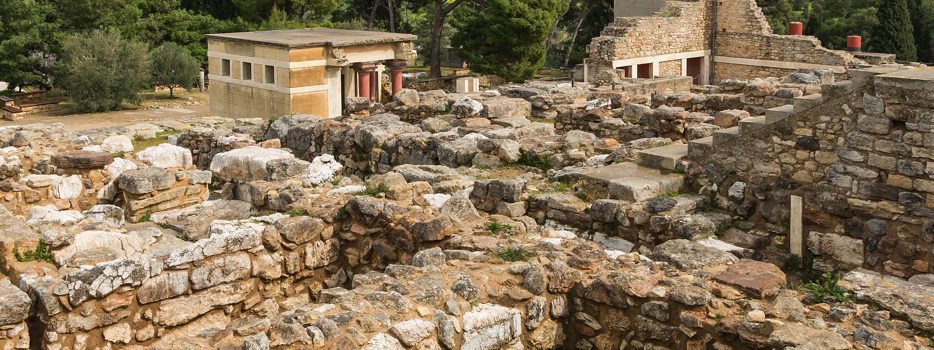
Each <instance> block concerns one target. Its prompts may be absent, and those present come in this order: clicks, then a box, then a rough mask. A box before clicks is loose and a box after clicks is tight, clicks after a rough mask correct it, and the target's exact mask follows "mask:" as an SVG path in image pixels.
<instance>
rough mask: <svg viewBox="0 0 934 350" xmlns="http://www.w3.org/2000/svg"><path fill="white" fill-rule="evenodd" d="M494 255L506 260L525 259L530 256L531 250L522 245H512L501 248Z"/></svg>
mask: <svg viewBox="0 0 934 350" xmlns="http://www.w3.org/2000/svg"><path fill="white" fill-rule="evenodd" d="M496 256H498V257H499V258H500V259H503V260H505V261H508V262H516V261H526V260H528V259H529V258H531V257H532V251H530V250H528V249H525V247H523V246H513V247H506V248H503V249H502V250H500V251H499V252H498V253H496Z"/></svg>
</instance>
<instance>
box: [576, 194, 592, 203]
mask: <svg viewBox="0 0 934 350" xmlns="http://www.w3.org/2000/svg"><path fill="white" fill-rule="evenodd" d="M574 196H575V197H577V198H580V200H582V201H585V202H586V201H589V200H590V196H588V195H587V194H586V193H584V192H574Z"/></svg>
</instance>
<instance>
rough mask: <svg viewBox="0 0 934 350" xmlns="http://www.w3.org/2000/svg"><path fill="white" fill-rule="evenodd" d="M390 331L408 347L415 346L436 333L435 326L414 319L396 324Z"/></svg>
mask: <svg viewBox="0 0 934 350" xmlns="http://www.w3.org/2000/svg"><path fill="white" fill-rule="evenodd" d="M390 331H391V332H392V334H393V335H395V336H396V338H399V340H401V341H402V343H403V344H405V345H406V346H414V345H415V344H418V342H419V341H421V340H422V339H425V338H426V337H428V336H429V335H431V334H432V333H434V331H435V324H434V323H431V322H429V321H425V320H423V319H420V318H414V319H411V320H406V321H402V322H399V323H396V324H394V325H393V326H392V328H390Z"/></svg>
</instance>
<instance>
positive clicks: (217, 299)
mask: <svg viewBox="0 0 934 350" xmlns="http://www.w3.org/2000/svg"><path fill="white" fill-rule="evenodd" d="M252 291H253V282H252V281H249V280H247V281H241V282H237V283H230V284H222V285H219V286H216V287H213V288H210V289H206V290H203V291H201V292H198V293H195V294H192V295H190V296H186V297H181V298H174V299H169V300H167V301H164V302H162V303H161V304H160V305H159V308H158V309H157V310H156V312H155V315H154V316H153V320H154V321H155V322H156V323H157V324H159V325H162V326H169V327H171V326H177V325H181V324H185V323H188V322H189V321H191V320H193V319H195V318H196V317H198V316H201V315H204V314H206V313H207V312H208V311H211V310H213V309H214V308H218V307H222V306H226V305H230V304H236V303H239V302H241V301H243V300H244V299H246V297H247V295H249V294H250V292H252Z"/></svg>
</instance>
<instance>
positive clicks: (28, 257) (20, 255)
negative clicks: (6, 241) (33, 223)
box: [13, 239, 55, 264]
mask: <svg viewBox="0 0 934 350" xmlns="http://www.w3.org/2000/svg"><path fill="white" fill-rule="evenodd" d="M13 256H14V257H15V258H16V261H19V262H27V261H45V262H47V263H50V264H54V263H55V253H52V252H51V251H49V250H48V249H47V248H46V245H45V240H42V239H40V240H39V243H38V244H36V249H34V250H27V251H23V252H20V251H19V249H16V248H13Z"/></svg>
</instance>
